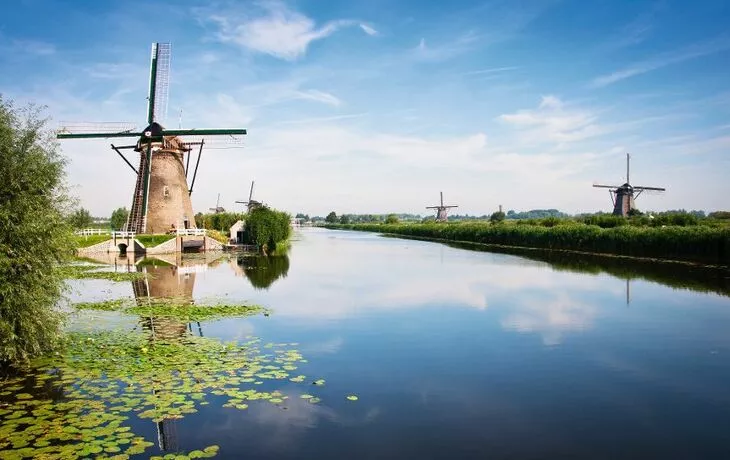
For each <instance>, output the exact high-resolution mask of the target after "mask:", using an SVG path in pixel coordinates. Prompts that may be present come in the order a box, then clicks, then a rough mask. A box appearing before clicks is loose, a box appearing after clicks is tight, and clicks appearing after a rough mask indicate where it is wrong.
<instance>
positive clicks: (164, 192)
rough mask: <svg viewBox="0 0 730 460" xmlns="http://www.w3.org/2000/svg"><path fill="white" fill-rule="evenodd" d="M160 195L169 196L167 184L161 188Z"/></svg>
mask: <svg viewBox="0 0 730 460" xmlns="http://www.w3.org/2000/svg"><path fill="white" fill-rule="evenodd" d="M162 196H170V189H169V188H167V185H165V186H164V187H163V188H162Z"/></svg>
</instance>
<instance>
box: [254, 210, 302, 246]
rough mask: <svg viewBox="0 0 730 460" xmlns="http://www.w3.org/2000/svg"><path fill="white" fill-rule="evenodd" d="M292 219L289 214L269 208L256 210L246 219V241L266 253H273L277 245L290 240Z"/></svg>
mask: <svg viewBox="0 0 730 460" xmlns="http://www.w3.org/2000/svg"><path fill="white" fill-rule="evenodd" d="M290 234H291V218H290V216H289V214H287V213H285V212H281V211H275V210H273V209H269V208H267V207H265V206H264V207H261V208H256V209H254V210H252V211H251V212H250V213H249V214H248V215H247V217H246V230H245V235H244V240H245V241H246V243H247V244H255V245H257V246H259V247H261V248H262V249H263V250H264V251H273V250H274V249H275V248H276V244H277V243H279V242H282V241H286V240H287V239H289V235H290Z"/></svg>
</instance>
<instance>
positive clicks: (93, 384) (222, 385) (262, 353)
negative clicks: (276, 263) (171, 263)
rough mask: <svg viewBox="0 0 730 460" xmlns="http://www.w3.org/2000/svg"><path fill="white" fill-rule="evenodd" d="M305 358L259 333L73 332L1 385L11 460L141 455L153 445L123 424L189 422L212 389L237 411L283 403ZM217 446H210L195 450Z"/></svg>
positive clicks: (1, 447)
mask: <svg viewBox="0 0 730 460" xmlns="http://www.w3.org/2000/svg"><path fill="white" fill-rule="evenodd" d="M302 361H303V357H302V355H301V354H300V353H299V352H298V351H296V350H294V349H290V348H288V346H287V345H277V344H266V345H262V344H261V341H260V340H259V339H252V340H250V341H248V342H245V343H242V344H239V343H233V342H232V343H223V342H220V341H218V340H215V339H210V338H204V337H195V336H193V335H192V334H187V333H186V334H184V335H183V336H181V337H179V338H178V339H176V340H160V339H159V338H156V337H155V336H154V335H153V334H152V332H151V331H146V330H142V331H140V330H136V331H102V332H92V333H87V332H77V333H71V334H69V335H68V338H67V340H66V343H65V346H64V348H63V349H62V351H61V352H60V353H59V354H58V355H56V356H53V357H50V358H46V359H41V360H37V361H35V362H33V364H32V366H31V367H29V368H28V369H27V373H26V376H25V377H22V378H15V379H11V380H6V381H4V382H0V402H2V404H0V420H2V421H3V422H2V425H0V451H2V452H3V458H31V457H32V458H38V457H41V456H49V457H50V456H53V457H69V458H74V457H84V456H91V455H97V454H98V455H102V454H103V455H121V457H119V458H126V456H129V455H135V454H141V453H143V452H144V451H145V450H146V449H147V447H150V446H152V445H153V444H152V443H150V442H148V441H146V440H145V439H144V438H142V437H140V436H135V435H134V433H132V432H131V428H130V426H125V425H124V422H125V421H126V420H128V419H129V418H130V417H132V416H134V417H138V418H141V419H148V420H150V421H153V422H164V421H165V420H172V419H180V418H183V417H185V416H186V415H188V414H192V413H195V412H197V410H198V409H197V407H198V406H200V405H207V404H209V401H208V400H207V399H208V398H209V396H210V395H211V394H213V395H216V396H225V397H226V402H225V403H224V404H223V407H227V408H232V409H238V410H245V409H247V408H248V407H249V404H261V403H270V404H276V405H283V404H286V400H287V399H288V396H287V395H285V394H283V393H282V392H281V391H280V390H278V389H276V388H275V386H276V382H277V381H287V382H288V381H293V382H301V381H303V380H304V378H305V377H304V376H298V377H293V378H289V376H290V372H291V371H294V370H296V369H297V364H298V363H299V362H302ZM287 379H288V380H287ZM267 382H269V383H268V384H267ZM58 388H63V390H62V392H60V393H59V392H58V390H54V389H58ZM309 401H310V402H311V403H313V404H314V403H317V402H318V401H319V398H316V397H314V396H312V397H311V398H310V399H309ZM217 451H218V449H217V447H212V446H209V447H207V448H203V449H202V450H196V451H193V452H191V453H189V455H188V456H189V457H190V458H202V457H208V456H214V455H215V454H216V453H217Z"/></svg>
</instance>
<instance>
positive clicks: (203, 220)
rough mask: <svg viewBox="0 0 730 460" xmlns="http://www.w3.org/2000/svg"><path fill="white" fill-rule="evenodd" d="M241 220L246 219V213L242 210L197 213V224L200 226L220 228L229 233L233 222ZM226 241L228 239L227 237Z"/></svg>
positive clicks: (221, 230)
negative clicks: (241, 211)
mask: <svg viewBox="0 0 730 460" xmlns="http://www.w3.org/2000/svg"><path fill="white" fill-rule="evenodd" d="M239 220H246V214H244V213H240V212H219V213H214V214H196V216H195V224H196V226H197V227H198V228H207V229H212V230H218V231H219V232H222V233H223V234H228V232H229V231H230V230H231V227H233V224H235V223H236V222H238V221H239ZM226 242H228V240H227V239H226Z"/></svg>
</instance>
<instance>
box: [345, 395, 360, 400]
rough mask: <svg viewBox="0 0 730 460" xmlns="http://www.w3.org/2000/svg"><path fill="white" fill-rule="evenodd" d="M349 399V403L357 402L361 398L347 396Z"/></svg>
mask: <svg viewBox="0 0 730 460" xmlns="http://www.w3.org/2000/svg"><path fill="white" fill-rule="evenodd" d="M347 399H348V400H349V401H357V400H358V399H359V398H358V397H357V396H355V395H349V396H347Z"/></svg>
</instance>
